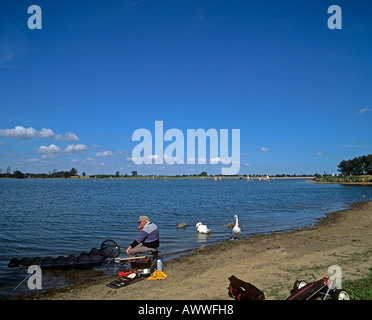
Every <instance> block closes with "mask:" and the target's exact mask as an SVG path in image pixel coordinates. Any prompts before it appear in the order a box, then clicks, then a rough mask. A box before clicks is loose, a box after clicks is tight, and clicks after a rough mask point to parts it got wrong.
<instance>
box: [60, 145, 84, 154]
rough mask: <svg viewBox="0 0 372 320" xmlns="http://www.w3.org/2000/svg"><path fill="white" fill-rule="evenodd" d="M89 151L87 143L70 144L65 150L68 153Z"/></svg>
mask: <svg viewBox="0 0 372 320" xmlns="http://www.w3.org/2000/svg"><path fill="white" fill-rule="evenodd" d="M86 151H88V149H87V146H86V145H85V144H69V145H68V146H67V147H66V149H65V150H64V151H63V152H66V153H77V152H86Z"/></svg>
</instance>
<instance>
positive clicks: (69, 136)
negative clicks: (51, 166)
mask: <svg viewBox="0 0 372 320" xmlns="http://www.w3.org/2000/svg"><path fill="white" fill-rule="evenodd" d="M54 138H55V139H56V140H59V141H79V140H80V139H79V138H78V137H77V135H76V134H75V133H71V132H66V133H65V136H62V135H60V134H57V135H56V136H55V137H54Z"/></svg>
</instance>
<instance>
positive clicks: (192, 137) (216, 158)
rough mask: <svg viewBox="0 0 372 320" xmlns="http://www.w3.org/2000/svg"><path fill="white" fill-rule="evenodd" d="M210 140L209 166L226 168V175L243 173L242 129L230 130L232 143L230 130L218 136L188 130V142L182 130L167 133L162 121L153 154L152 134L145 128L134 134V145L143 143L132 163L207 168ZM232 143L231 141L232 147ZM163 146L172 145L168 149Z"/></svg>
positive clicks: (135, 150) (157, 125) (134, 152)
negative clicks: (203, 166) (193, 165)
mask: <svg viewBox="0 0 372 320" xmlns="http://www.w3.org/2000/svg"><path fill="white" fill-rule="evenodd" d="M207 138H208V141H209V163H210V164H222V165H224V167H222V168H221V174H223V175H235V174H238V173H239V170H240V129H232V130H231V139H229V130H228V129H220V130H219V132H218V131H217V130H216V129H208V130H207V131H205V130H204V129H197V130H196V129H187V131H186V141H185V135H184V133H183V132H182V131H181V130H180V129H175V128H173V129H169V130H167V131H166V132H165V133H164V128H163V121H155V138H154V142H155V144H154V154H153V136H152V133H151V131H150V130H148V129H143V128H141V129H137V130H135V131H134V132H133V135H132V141H140V143H138V144H137V145H136V146H135V147H134V148H133V150H132V157H131V160H132V161H133V162H134V163H135V164H138V165H139V164H164V163H167V164H170V165H173V164H185V163H186V164H196V161H197V163H198V164H206V163H207ZM229 141H231V147H230V145H229ZM164 142H170V144H168V145H167V146H166V148H165V149H164ZM196 142H197V148H196ZM185 146H186V155H185ZM196 149H197V157H196ZM229 151H230V152H229ZM230 154H231V156H230ZM185 156H186V158H185Z"/></svg>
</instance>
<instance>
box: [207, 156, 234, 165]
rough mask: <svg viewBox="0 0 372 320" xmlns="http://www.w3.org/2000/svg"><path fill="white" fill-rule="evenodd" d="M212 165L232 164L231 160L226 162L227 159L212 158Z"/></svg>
mask: <svg viewBox="0 0 372 320" xmlns="http://www.w3.org/2000/svg"><path fill="white" fill-rule="evenodd" d="M210 163H211V164H217V163H222V164H229V163H231V160H226V159H222V158H220V157H215V158H211V160H210Z"/></svg>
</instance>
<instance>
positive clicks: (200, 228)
mask: <svg viewBox="0 0 372 320" xmlns="http://www.w3.org/2000/svg"><path fill="white" fill-rule="evenodd" d="M195 227H196V230H198V232H199V233H204V234H207V233H209V231H211V229H208V228H207V226H206V225H204V224H202V223H201V222H198V223H197V224H196V226H195Z"/></svg>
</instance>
